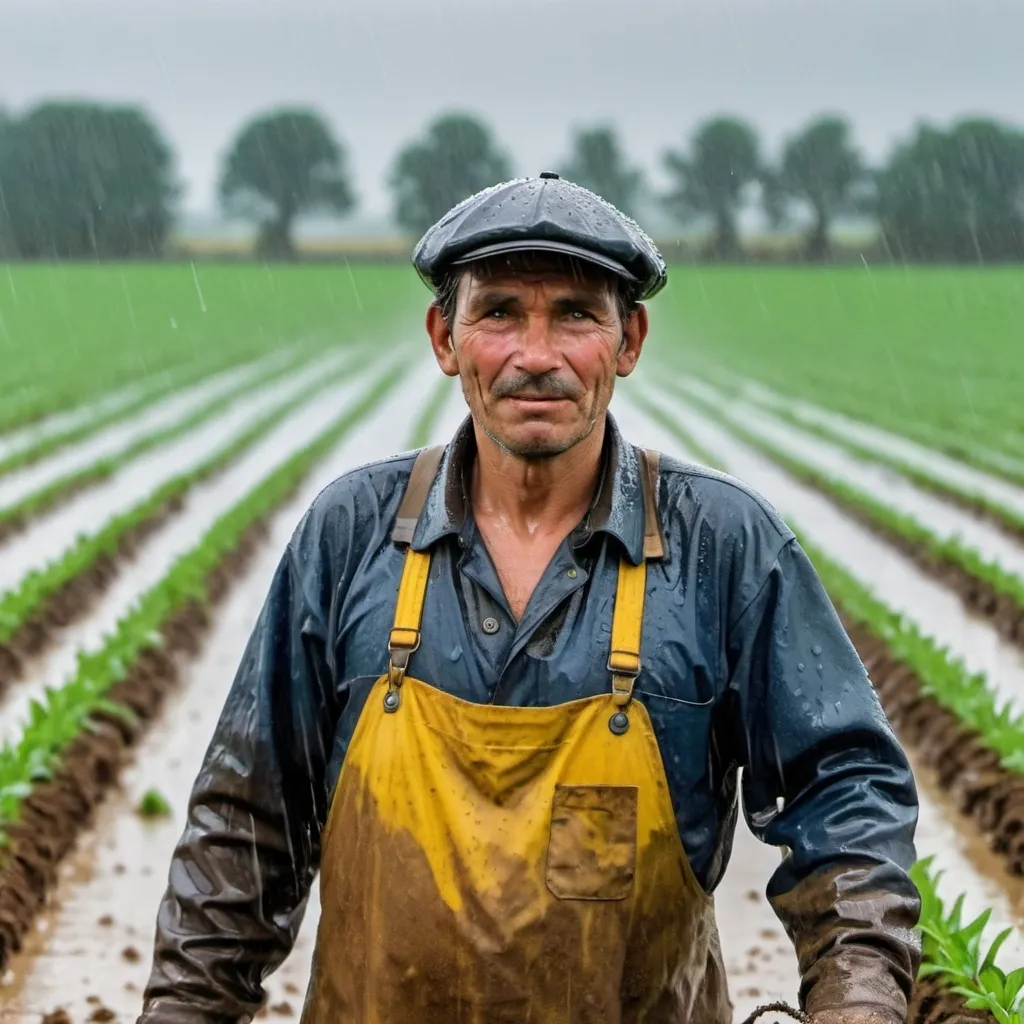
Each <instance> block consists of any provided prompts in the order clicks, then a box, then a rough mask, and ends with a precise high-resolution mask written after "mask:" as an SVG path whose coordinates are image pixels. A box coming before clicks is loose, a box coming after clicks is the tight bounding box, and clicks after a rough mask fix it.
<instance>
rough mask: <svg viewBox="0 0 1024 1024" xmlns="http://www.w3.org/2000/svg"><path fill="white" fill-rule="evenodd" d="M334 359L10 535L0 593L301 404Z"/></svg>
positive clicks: (261, 391)
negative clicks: (287, 404) (286, 404)
mask: <svg viewBox="0 0 1024 1024" xmlns="http://www.w3.org/2000/svg"><path fill="white" fill-rule="evenodd" d="M341 361H342V360H341V357H340V356H338V355H332V356H329V357H327V358H326V359H325V360H321V361H318V362H317V363H316V364H315V365H314V366H311V367H308V368H305V369H303V370H300V371H299V372H298V373H296V374H293V375H290V376H288V377H286V378H284V379H283V380H280V381H276V382H275V383H273V384H270V385H267V386H266V387H261V388H255V389H253V391H251V392H250V393H249V394H247V395H245V396H244V397H243V398H239V399H237V400H236V401H235V402H233V403H232V404H231V405H230V406H228V407H227V408H226V409H225V411H224V412H223V413H222V414H220V415H218V416H216V417H214V418H213V419H211V420H208V421H207V422H206V423H204V424H202V425H201V426H198V427H196V428H195V429H194V430H189V431H187V432H186V433H184V434H182V435H180V436H179V437H176V438H175V439H174V440H172V441H169V442H167V443H166V444H163V445H160V446H159V447H157V448H155V449H154V450H152V451H150V452H146V453H145V454H143V455H140V456H139V457H138V458H135V459H132V460H131V461H130V462H128V463H127V464H126V465H124V466H123V467H122V468H121V469H119V470H118V471H117V472H116V473H114V474H113V476H111V477H110V478H109V479H107V480H104V481H102V482H100V483H98V484H96V485H95V486H93V487H89V488H87V489H86V490H85V491H83V492H82V493H81V494H78V495H76V496H75V497H73V498H72V499H71V500H70V501H68V502H66V503H64V504H61V505H59V506H58V507H57V508H55V509H54V510H53V511H52V512H49V513H44V514H42V515H40V516H37V517H35V518H34V519H33V520H32V522H31V524H30V525H29V527H28V529H26V530H23V531H21V532H20V533H17V534H15V535H13V536H12V537H10V538H9V539H8V541H7V543H6V544H5V545H4V546H3V558H2V559H0V592H2V591H5V590H9V589H11V588H13V587H15V586H17V584H18V582H19V581H20V580H21V579H22V578H23V577H24V576H25V575H27V574H28V573H29V572H31V571H32V570H34V569H42V568H43V567H44V566H46V565H49V564H50V563H51V562H54V561H56V560H57V559H59V558H60V557H61V555H63V554H64V552H65V551H67V550H68V548H69V547H70V546H71V545H72V544H73V543H74V541H75V538H76V537H78V536H79V535H85V536H90V535H92V534H95V533H98V532H99V531H100V530H101V529H102V528H103V527H104V526H105V525H106V524H107V522H109V521H110V519H112V518H113V517H114V516H116V515H118V514H119V513H121V512H124V511H125V510H126V509H129V508H131V507H132V506H134V505H136V504H138V503H139V502H141V501H143V500H145V499H146V498H148V497H149V496H150V495H151V494H153V493H154V492H155V491H156V490H158V489H159V488H160V487H161V486H163V484H165V483H166V482H167V481H168V480H170V479H172V478H173V477H175V476H178V475H179V474H181V473H186V472H188V471H189V470H191V469H194V468H195V467H196V466H197V465H199V464H200V463H201V462H203V461H205V460H206V459H208V458H209V457H210V456H211V455H212V454H213V453H215V452H216V451H218V450H220V449H222V448H224V447H227V446H228V445H229V444H230V443H231V442H232V441H233V440H234V439H236V438H237V437H239V436H240V435H242V434H244V433H245V432H246V431H247V430H249V429H250V428H251V427H252V426H253V424H255V423H256V422H257V421H258V420H259V419H260V418H261V417H262V416H264V415H265V414H266V413H267V412H268V411H270V410H271V409H272V408H273V407H274V406H276V405H277V404H278V403H280V402H282V401H287V400H294V401H295V402H296V403H298V402H299V401H300V400H301V398H302V395H303V392H304V391H305V389H306V388H308V387H309V385H310V384H311V383H312V382H313V381H315V380H317V379H318V378H319V377H321V376H322V375H323V374H325V373H327V372H329V371H330V370H332V369H334V368H336V367H337V366H338V365H339V363H340V362H341Z"/></svg>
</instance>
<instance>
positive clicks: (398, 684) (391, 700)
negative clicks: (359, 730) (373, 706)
mask: <svg viewBox="0 0 1024 1024" xmlns="http://www.w3.org/2000/svg"><path fill="white" fill-rule="evenodd" d="M419 645H420V631H419V630H418V629H393V630H391V636H390V637H389V638H388V692H387V693H386V694H384V710H385V711H387V712H389V713H393V712H395V711H397V710H398V708H399V705H400V704H401V696H400V693H399V691H400V690H401V688H402V683H403V681H404V680H405V673H406V670H407V669H408V667H409V657H410V655H411V654H412V653H413V651H415V650H416V649H417V648H418V647H419Z"/></svg>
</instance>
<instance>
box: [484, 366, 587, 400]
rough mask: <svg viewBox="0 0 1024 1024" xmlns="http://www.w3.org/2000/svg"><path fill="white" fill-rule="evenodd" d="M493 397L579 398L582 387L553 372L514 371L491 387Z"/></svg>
mask: <svg viewBox="0 0 1024 1024" xmlns="http://www.w3.org/2000/svg"><path fill="white" fill-rule="evenodd" d="M491 394H492V395H494V397H495V398H514V397H518V398H571V399H576V398H579V397H580V396H581V395H582V394H583V388H581V387H580V385H579V384H577V383H576V382H575V381H572V380H566V379H565V378H564V377H559V376H557V375H556V374H554V373H525V372H521V373H514V374H512V375H511V376H509V377H503V378H502V379H501V380H499V381H496V382H495V383H494V385H493V386H492V387H491Z"/></svg>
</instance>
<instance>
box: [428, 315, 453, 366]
mask: <svg viewBox="0 0 1024 1024" xmlns="http://www.w3.org/2000/svg"><path fill="white" fill-rule="evenodd" d="M426 327H427V334H428V336H429V337H430V347H431V348H432V349H433V350H434V358H435V359H436V360H437V365H438V366H440V367H441V372H442V373H444V374H447V376H449V377H458V375H459V360H458V357H457V356H456V354H455V342H454V341H453V339H452V334H451V331H450V330H449V329H448V323H447V321H446V320H445V318H444V316H443V315H442V313H441V307H440V306H439V305H438V304H437V303H436V302H432V303H431V304H430V305H429V306H428V307H427V323H426Z"/></svg>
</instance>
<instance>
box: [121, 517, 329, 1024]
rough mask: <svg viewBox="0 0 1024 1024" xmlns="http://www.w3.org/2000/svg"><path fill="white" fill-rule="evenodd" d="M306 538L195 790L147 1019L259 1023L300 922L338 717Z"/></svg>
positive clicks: (315, 859)
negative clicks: (267, 982) (267, 981)
mask: <svg viewBox="0 0 1024 1024" xmlns="http://www.w3.org/2000/svg"><path fill="white" fill-rule="evenodd" d="M300 530H301V527H300ZM295 543H296V541H295V540H293V542H292V545H289V547H288V549H287V551H286V553H285V555H284V557H283V558H282V560H281V562H280V564H279V566H278V568H277V572H276V574H275V576H274V580H273V583H272V585H271V588H270V593H269V595H268V596H267V598H266V601H265V603H264V606H263V609H262V612H261V614H260V616H259V619H258V621H257V623H256V626H255V628H254V630H253V633H252V636H251V637H250V639H249V642H248V645H247V647H246V649H245V653H244V656H243V657H242V661H241V664H240V666H239V668H238V671H237V674H236V676H235V679H234V682H233V684H232V686H231V690H230V692H229V694H228V697H227V700H226V703H225V706H224V710H223V712H222V714H221V717H220V720H219V723H218V725H217V727H216V731H215V733H214V736H213V740H212V742H211V744H210V746H209V749H208V750H207V753H206V756H205V759H204V761H203V765H202V768H201V770H200V772H199V776H198V778H197V779H196V782H195V786H194V788H193V790H192V795H191V798H190V800H189V808H188V819H187V824H186V827H185V830H184V834H183V835H182V836H181V839H180V841H179V842H178V845H177V848H176V850H175V852H174V856H173V859H172V861H171V867H170V875H169V881H168V887H167V890H166V893H165V895H164V898H163V901H162V903H161V905H160V908H159V913H158V917H157V927H156V943H155V951H154V963H153V970H152V974H151V976H150V979H149V984H148V986H147V989H146V994H145V1001H144V1006H143V1012H142V1016H141V1017H140V1018H139V1019H140V1022H144V1024H158V1022H165V1021H166V1022H170V1021H175V1022H176V1024H181V1022H183V1021H187V1022H194V1024H200V1022H202V1024H207V1022H209V1024H213V1022H218V1024H226V1022H229V1021H230V1022H236V1021H239V1020H248V1019H249V1018H250V1016H251V1015H252V1014H254V1013H255V1012H256V1010H257V1009H258V1008H259V1005H260V1002H261V999H262V978H263V977H264V976H265V975H266V974H268V973H269V972H270V971H272V970H273V969H274V968H275V967H276V966H277V965H278V964H280V962H281V961H282V960H283V959H284V957H285V956H286V955H287V953H288V952H289V950H290V949H291V947H292V944H293V942H294V940H295V936H296V932H297V931H298V928H299V925H300V923H301V920H302V916H303V913H304V910H305V904H306V899H307V896H308V893H309V889H310V886H311V884H312V881H313V878H314V875H315V872H316V869H317V865H318V863H319V856H320V849H319V840H320V826H321V824H322V822H323V820H324V818H325V815H326V810H325V806H324V803H325V800H326V796H325V794H324V776H325V772H326V765H327V761H328V759H329V756H330V746H331V737H332V735H333V722H335V721H336V720H337V714H338V709H337V708H336V707H335V706H334V703H335V701H336V698H335V691H334V686H333V685H332V682H331V676H332V673H331V671H330V669H329V667H328V664H327V658H326V654H325V647H326V641H325V633H326V630H325V626H324V619H323V616H322V615H321V613H320V612H319V611H318V609H317V607H316V605H317V604H319V603H320V602H319V601H318V600H317V599H316V598H314V599H310V598H309V597H308V596H307V594H306V593H305V591H304V583H305V582H306V580H304V574H303V573H302V571H301V569H300V565H302V564H306V565H307V566H308V564H309V560H308V559H306V558H305V556H304V554H303V553H296V552H295V550H294V545H295ZM305 575H306V577H307V578H308V576H309V570H308V568H307V572H306V574H305Z"/></svg>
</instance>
